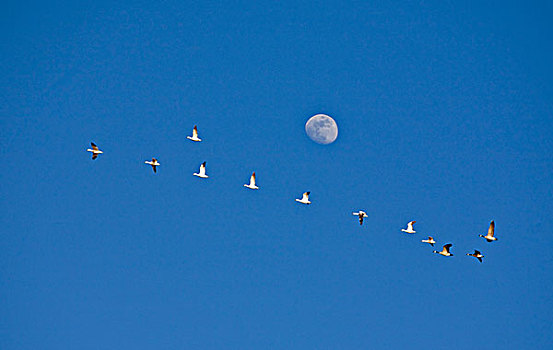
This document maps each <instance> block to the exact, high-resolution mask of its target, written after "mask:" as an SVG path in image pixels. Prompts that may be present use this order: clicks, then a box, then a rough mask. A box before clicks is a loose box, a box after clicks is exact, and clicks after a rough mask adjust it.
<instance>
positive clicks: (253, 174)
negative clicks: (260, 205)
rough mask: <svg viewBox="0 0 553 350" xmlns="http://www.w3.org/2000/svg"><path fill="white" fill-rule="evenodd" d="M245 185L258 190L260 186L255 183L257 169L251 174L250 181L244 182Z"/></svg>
mask: <svg viewBox="0 0 553 350" xmlns="http://www.w3.org/2000/svg"><path fill="white" fill-rule="evenodd" d="M244 187H247V188H249V189H252V190H258V189H259V187H257V186H256V185H255V171H254V172H253V173H252V176H250V183H249V184H244Z"/></svg>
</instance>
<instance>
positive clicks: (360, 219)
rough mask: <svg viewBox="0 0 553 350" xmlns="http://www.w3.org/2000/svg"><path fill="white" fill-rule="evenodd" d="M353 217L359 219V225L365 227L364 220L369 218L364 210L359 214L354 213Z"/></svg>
mask: <svg viewBox="0 0 553 350" xmlns="http://www.w3.org/2000/svg"><path fill="white" fill-rule="evenodd" d="M352 214H353V215H355V216H357V217H359V225H363V218H368V217H369V216H368V215H367V213H365V212H364V211H363V210H359V212H358V213H352Z"/></svg>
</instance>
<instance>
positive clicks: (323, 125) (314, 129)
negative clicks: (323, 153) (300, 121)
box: [305, 114, 338, 145]
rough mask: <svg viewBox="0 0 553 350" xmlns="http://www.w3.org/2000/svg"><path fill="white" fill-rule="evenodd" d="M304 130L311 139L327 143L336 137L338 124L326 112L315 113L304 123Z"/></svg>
mask: <svg viewBox="0 0 553 350" xmlns="http://www.w3.org/2000/svg"><path fill="white" fill-rule="evenodd" d="M305 132H306V133H307V136H309V138H310V139H311V140H313V141H315V142H317V143H320V144H323V145H328V144H329V143H332V142H334V141H336V138H337V137H338V124H336V122H335V121H334V119H332V118H331V117H329V116H328V115H326V114H317V115H314V116H312V117H311V118H309V120H308V121H307V123H305Z"/></svg>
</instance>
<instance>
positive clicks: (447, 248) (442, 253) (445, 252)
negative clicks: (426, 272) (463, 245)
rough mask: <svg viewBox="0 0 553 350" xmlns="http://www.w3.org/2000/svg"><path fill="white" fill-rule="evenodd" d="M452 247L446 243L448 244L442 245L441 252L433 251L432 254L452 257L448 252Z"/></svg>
mask: <svg viewBox="0 0 553 350" xmlns="http://www.w3.org/2000/svg"><path fill="white" fill-rule="evenodd" d="M452 245H453V244H451V243H448V244H446V245H444V249H442V251H441V252H439V251H437V250H435V251H434V253H436V254H440V255H443V256H453V254H451V253H450V252H449V248H451V246H452Z"/></svg>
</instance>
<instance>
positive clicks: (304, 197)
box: [296, 192, 311, 204]
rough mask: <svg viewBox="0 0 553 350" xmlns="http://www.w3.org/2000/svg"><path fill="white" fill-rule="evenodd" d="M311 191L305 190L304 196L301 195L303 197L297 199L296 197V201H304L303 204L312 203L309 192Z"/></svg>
mask: <svg viewBox="0 0 553 350" xmlns="http://www.w3.org/2000/svg"><path fill="white" fill-rule="evenodd" d="M310 193H311V192H304V194H303V196H302V197H301V199H297V198H296V202H300V203H303V204H311V202H310V201H309V194H310Z"/></svg>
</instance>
